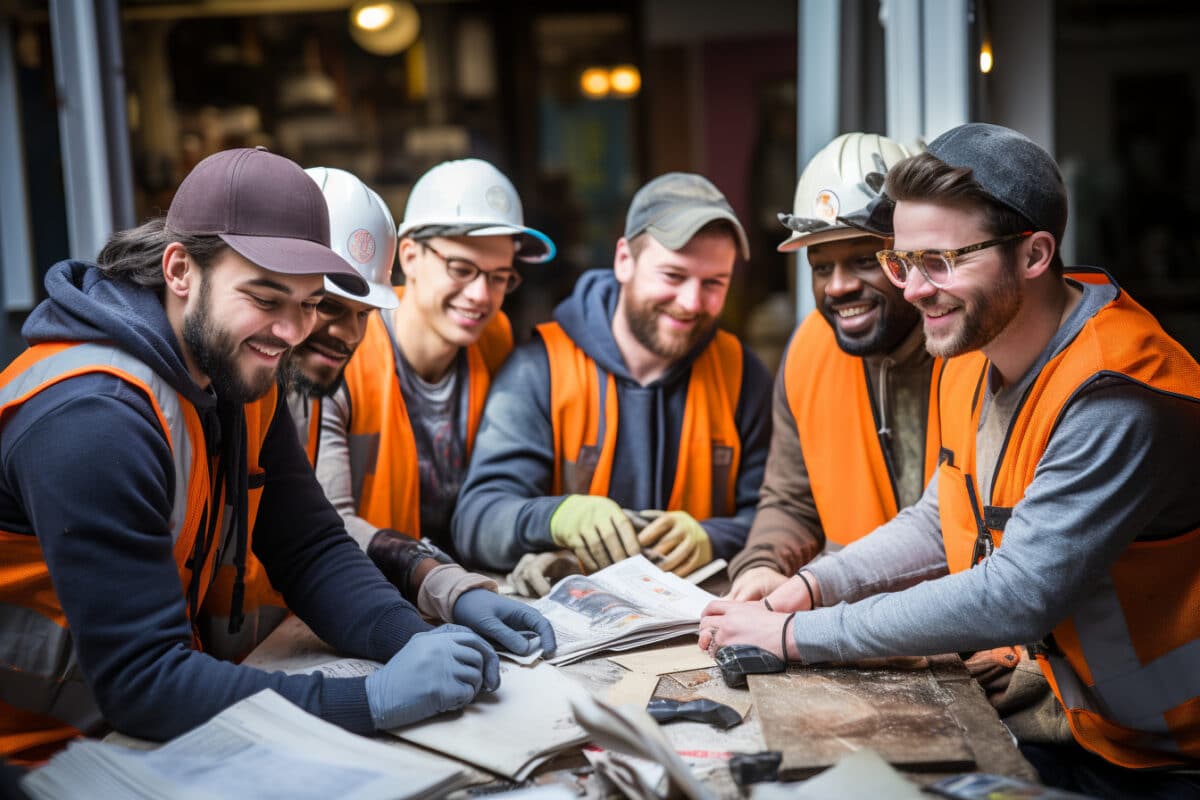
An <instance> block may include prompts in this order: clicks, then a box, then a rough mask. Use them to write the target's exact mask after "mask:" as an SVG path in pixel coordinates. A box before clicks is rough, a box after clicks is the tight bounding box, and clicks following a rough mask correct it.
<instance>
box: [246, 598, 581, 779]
mask: <svg viewBox="0 0 1200 800" xmlns="http://www.w3.org/2000/svg"><path fill="white" fill-rule="evenodd" d="M243 663H244V664H246V665H248V666H254V667H258V668H259V669H267V670H280V671H282V672H287V673H289V674H295V673H300V672H305V673H306V672H320V673H322V674H324V675H329V676H331V677H352V676H355V675H369V674H371V673H372V672H374V671H375V670H376V669H378V668H379V667H380V665H379V664H378V663H377V662H374V661H369V660H366V659H359V658H342V657H341V656H339V655H338V654H337V653H336V652H334V651H333V650H332V649H331V648H330V647H329V645H327V644H325V643H324V642H322V641H321V640H320V639H318V638H317V636H316V635H315V634H314V633H313V632H312V631H310V630H309V629H308V626H306V625H305V624H304V623H303V622H301V621H300V620H299V619H296V618H295V617H292V618H291V619H289V620H287V621H286V622H284V623H283V624H282V625H280V626H279V627H278V628H276V629H275V630H274V632H272V633H271V635H270V636H268V637H267V639H266V640H265V641H264V642H263V643H262V644H260V645H259V646H258V647H257V648H256V649H255V650H254V652H253V653H251V654H250V656H249V657H248V658H247V659H246V660H245V661H244V662H243ZM580 694H586V690H584V689H583V688H582V687H581V686H579V685H578V684H576V683H575V682H574V681H573V680H571V679H570V678H569V677H567V676H566V675H564V674H562V673H560V672H559V671H558V669H557V668H555V667H552V666H550V665H549V664H538V665H537V666H534V667H521V666H518V665H516V664H510V663H507V662H501V664H500V688H499V689H498V690H496V691H495V692H492V693H484V694H480V695H479V697H477V698H476V699H475V700H474V701H473V702H472V703H470V704H468V705H467V706H466V707H465V708H463V709H462V710H460V711H451V712H447V713H445V714H439V715H438V716H436V717H433V718H431V719H428V720H424V721H422V722H418V723H416V724H414V725H409V726H407V727H404V728H397V729H395V730H392V731H389V733H390V734H392V735H393V736H395V737H397V738H399V739H400V740H402V741H403V742H406V743H408V744H406V745H404V746H406V747H407V746H409V745H417V746H419V747H424V748H428V749H429V750H435V751H437V752H439V753H444V754H445V755H448V756H451V757H453V758H457V759H459V760H461V761H465V762H467V763H468V764H473V765H475V766H477V767H480V768H482V769H485V770H488V771H490V772H492V773H495V774H498V775H503V776H504V777H506V778H510V779H512V780H515V781H521V780H524V779H525V778H526V777H528V775H529V773H530V772H532V771H533V770H534V769H535V768H536V767H537V766H538V765H540V764H542V763H543V762H545V761H546V760H548V759H549V758H550V757H551V756H553V755H555V754H556V753H558V752H559V751H561V750H563V749H564V748H567V747H571V746H574V745H577V744H581V743H582V742H583V741H584V740H585V736H584V733H583V731H582V730H581V729H580V728H579V726H577V725H576V724H575V720H574V718H573V717H572V716H571V700H572V699H575V698H577V697H578V696H579V695H580ZM398 744H399V743H398ZM391 749H392V748H389V750H391ZM414 749H415V748H414ZM426 755H427V756H429V757H432V758H440V757H437V756H433V755H432V754H426Z"/></svg>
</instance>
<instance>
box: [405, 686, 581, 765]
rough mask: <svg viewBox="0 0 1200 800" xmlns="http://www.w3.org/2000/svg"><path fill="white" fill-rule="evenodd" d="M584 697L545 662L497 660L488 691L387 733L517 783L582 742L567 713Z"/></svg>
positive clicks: (579, 733)
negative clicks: (495, 685) (496, 678)
mask: <svg viewBox="0 0 1200 800" xmlns="http://www.w3.org/2000/svg"><path fill="white" fill-rule="evenodd" d="M586 696H587V691H586V690H585V689H584V688H583V687H582V686H579V685H578V684H577V683H575V682H574V681H573V680H571V679H570V678H568V677H567V676H565V675H563V674H562V673H561V672H559V671H558V669H557V668H555V667H552V666H550V665H549V664H538V665H537V666H536V667H521V666H518V665H516V664H507V663H501V665H500V688H499V689H497V690H496V692H494V693H493V694H481V695H480V696H479V697H478V698H476V700H475V702H473V703H471V704H470V705H468V706H467V707H466V708H464V709H463V710H461V711H456V712H452V713H448V714H442V715H440V716H437V717H434V718H432V719H429V720H426V721H424V722H419V723H417V724H415V725H410V726H408V727H405V728H397V729H396V730H393V731H390V733H391V734H392V735H394V736H398V737H400V738H401V739H403V740H404V741H406V742H411V743H413V744H419V745H421V746H422V747H428V748H429V749H431V750H437V751H438V752H440V753H445V754H446V755H449V756H454V757H455V758H458V759H461V760H463V761H467V762H469V763H471V764H475V765H476V766H480V767H483V768H484V769H486V770H490V771H492V772H495V773H497V774H499V775H503V776H505V777H507V778H510V779H512V780H514V781H518V782H519V781H523V780H525V778H526V777H528V776H529V773H531V772H532V771H533V770H534V769H535V768H536V767H538V766H539V765H540V764H543V763H545V762H546V761H547V760H549V759H550V757H551V756H553V755H554V754H556V753H558V752H559V751H560V750H563V749H565V748H567V747H571V746H574V745H579V744H582V743H583V742H585V741H587V734H586V733H584V731H583V729H582V728H580V727H579V725H577V724H576V723H575V717H574V715H573V714H572V712H571V703H572V701H578V700H579V699H580V698H583V697H586Z"/></svg>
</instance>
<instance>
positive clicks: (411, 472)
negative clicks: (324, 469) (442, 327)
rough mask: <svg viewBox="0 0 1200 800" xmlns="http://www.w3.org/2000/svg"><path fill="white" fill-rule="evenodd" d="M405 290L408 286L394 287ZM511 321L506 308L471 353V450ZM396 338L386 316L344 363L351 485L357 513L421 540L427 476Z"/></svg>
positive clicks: (375, 319) (508, 342) (506, 349)
mask: <svg viewBox="0 0 1200 800" xmlns="http://www.w3.org/2000/svg"><path fill="white" fill-rule="evenodd" d="M396 294H397V295H398V296H403V287H397V288H396ZM512 345H513V338H512V326H511V325H510V324H509V321H508V317H507V316H505V315H504V312H502V311H501V312H498V313H497V314H496V316H495V317H494V318H493V319H492V321H491V322H489V323H488V325H487V327H485V328H484V330H483V333H482V335H481V336H480V337H479V340H478V341H477V342H476V343H475V344H473V345H471V346H470V347H468V348H466V354H467V431H466V433H467V436H466V442H465V444H466V448H467V456H468V457H469V456H470V454H471V446H472V444H473V443H474V441H475V433H476V431H478V430H479V421H480V419H481V418H482V417H483V404H484V401H485V400H486V399H487V392H488V387H489V386H491V377H492V375H494V374H495V372H496V371H497V370H498V369H500V365H501V364H503V363H504V360H505V359H506V358H507V357H508V354H509V353H510V352H512ZM396 369H397V364H396V357H395V351H394V345H393V344H392V337H391V336H390V335H389V334H388V331H387V327H386V326H385V325H384V322H383V317H382V316H381V315H380V314H372V315H371V317H370V319H369V320H368V322H367V332H366V334H365V335H364V336H363V340H362V342H361V343H360V344H359V346H358V349H357V350H356V351H355V353H354V355H353V356H352V357H351V359H350V363H349V364H347V365H346V372H345V381H346V388H347V390H348V391H349V393H350V432H349V441H348V447H349V454H350V479H351V480H350V485H351V493H352V495H353V497H354V505H355V508H357V509H358V516H359V517H361V518H363V519H365V520H366V521H367V522H369V523H370V524H372V525H374V526H375V527H376V528H390V529H392V530H395V531H399V532H400V533H403V534H406V535H408V536H411V537H413V538H414V539H419V538H421V481H420V473H419V472H418V468H417V460H418V453H417V443H416V439H415V438H414V437H413V430H412V422H411V421H410V420H409V417H408V408H407V406H406V405H405V403H404V394H403V392H401V391H400V381H399V378H398V377H397V374H396Z"/></svg>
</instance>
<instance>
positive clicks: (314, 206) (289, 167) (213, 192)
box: [167, 147, 370, 297]
mask: <svg viewBox="0 0 1200 800" xmlns="http://www.w3.org/2000/svg"><path fill="white" fill-rule="evenodd" d="M167 228H169V229H170V230H172V231H175V232H177V233H188V234H195V235H202V236H205V235H206V236H219V237H221V239H222V240H223V241H224V242H225V244H227V245H229V246H230V247H232V248H233V249H234V250H235V251H237V252H238V253H239V254H240V255H242V256H243V257H245V258H246V259H248V260H250V261H252V262H254V263H255V264H257V265H258V266H260V267H262V268H264V269H269V270H271V271H272V272H281V273H285V274H289V275H314V274H320V275H324V276H325V277H327V278H329V280H331V281H332V282H333V283H334V284H335V285H337V286H338V288H341V289H344V290H346V291H347V292H349V293H350V294H352V295H355V296H359V297H361V296H364V295H366V294H367V292H368V291H369V288H370V287H368V286H367V282H366V281H365V280H363V278H362V276H361V275H359V274H358V272H356V271H355V270H354V268H353V267H351V266H350V265H349V264H348V263H346V261H345V259H343V258H342V257H341V256H339V255H338V254H337V253H335V252H334V251H333V250H330V249H329V208H328V206H326V205H325V195H324V194H322V192H321V187H319V186H317V183H316V181H314V180H313V179H312V178H310V177H309V176H308V174H307V173H306V172H305V171H304V170H303V169H301V168H300V165H299V164H297V163H296V162H294V161H291V160H289V159H286V158H284V157H283V156H279V155H275V154H274V153H269V152H267V150H266V148H264V147H255V148H248V147H243V148H239V149H236V150H222V151H221V152H219V153H214V154H213V155H211V156H209V157H208V158H206V159H204V160H203V161H201V162H200V163H199V164H197V165H196V166H195V168H194V169H193V170H192V171H191V172H189V173H188V176H187V177H186V178H184V179H183V183H181V184H179V189H178V191H176V192H175V199H174V200H172V201H171V208H170V209H168V211H167Z"/></svg>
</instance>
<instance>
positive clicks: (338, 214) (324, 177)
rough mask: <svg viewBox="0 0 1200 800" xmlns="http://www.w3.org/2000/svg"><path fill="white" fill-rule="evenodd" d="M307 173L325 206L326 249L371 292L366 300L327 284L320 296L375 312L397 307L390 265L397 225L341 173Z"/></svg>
mask: <svg viewBox="0 0 1200 800" xmlns="http://www.w3.org/2000/svg"><path fill="white" fill-rule="evenodd" d="M304 171H305V172H307V173H308V175H309V177H311V178H312V179H313V180H314V181H316V182H317V185H318V186H320V187H321V191H322V192H324V193H325V203H326V205H328V206H329V242H330V247H332V248H333V251H334V252H335V253H337V254H338V255H339V256H341V257H342V258H344V259H346V261H347V262H349V264H350V266H352V267H354V269H355V270H356V271H357V272H358V274H359V275H362V276H363V278H364V279H365V280H366V282H367V285H368V286H370V291H369V292H367V295H366V297H355V296H354V295H352V294H349V293H347V292H344V291H342V290H341V289H339V288H338V287H337V286H335V285H334V284H332V283H330V282H329V280H328V279H326V280H325V291H326V292H327V293H329V294H335V295H337V296H338V297H345V298H348V299H350V300H357V301H358V302H360V303H366V304H367V305H369V306H375V307H376V308H395V307H396V306H397V305H399V304H400V300H399V298H397V297H396V292H395V290H394V289H392V281H391V278H392V264H393V263H394V262H395V260H396V225H395V223H394V222H393V221H392V212H390V211H388V207H387V204H386V203H384V202H383V198H382V197H380V196H379V195H378V194H376V193H375V191H374V190H373V189H371V187H369V186H367V185H366V184H365V183H363V182H362V181H360V180H359V179H358V178H356V177H354V176H353V175H351V174H350V173H349V172H346V171H345V170H344V169H333V168H332V167H310V168H309V169H306V170H304Z"/></svg>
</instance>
